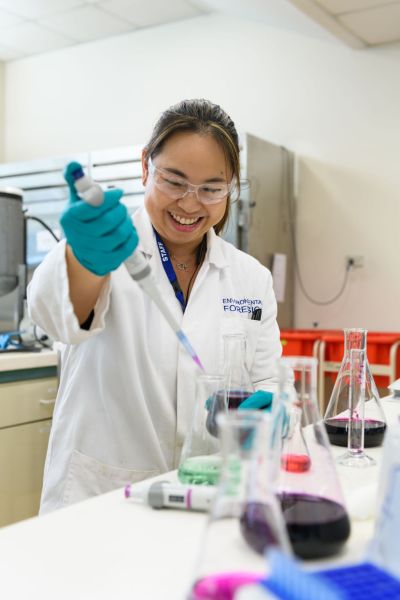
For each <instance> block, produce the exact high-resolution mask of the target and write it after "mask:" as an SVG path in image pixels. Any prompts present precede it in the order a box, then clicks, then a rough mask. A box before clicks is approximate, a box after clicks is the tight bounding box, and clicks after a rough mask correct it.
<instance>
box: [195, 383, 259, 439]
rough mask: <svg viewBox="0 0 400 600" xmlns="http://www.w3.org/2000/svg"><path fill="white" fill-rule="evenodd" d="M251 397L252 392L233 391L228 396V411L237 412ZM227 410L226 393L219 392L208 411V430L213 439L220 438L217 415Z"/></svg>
mask: <svg viewBox="0 0 400 600" xmlns="http://www.w3.org/2000/svg"><path fill="white" fill-rule="evenodd" d="M250 395H251V392H246V391H244V390H237V391H234V390H233V391H232V392H231V393H230V394H229V395H228V409H229V410H236V409H237V408H238V407H239V406H240V404H241V403H242V402H243V400H246V398H248V397H249V396H250ZM221 410H225V393H224V392H218V393H217V394H216V395H215V398H214V401H213V402H212V404H211V406H210V407H209V409H208V415H207V420H206V428H207V431H208V433H210V434H211V435H212V436H213V437H218V426H217V420H216V419H217V414H218V413H219V412H220V411H221Z"/></svg>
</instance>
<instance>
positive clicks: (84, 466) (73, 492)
mask: <svg viewBox="0 0 400 600" xmlns="http://www.w3.org/2000/svg"><path fill="white" fill-rule="evenodd" d="M159 473H160V472H159V471H157V470H154V471H132V470H130V469H122V468H120V467H114V466H111V465H106V464H104V463H101V462H99V461H98V460H96V459H95V458H92V457H91V456H87V455H86V454H82V452H78V450H73V452H72V454H71V459H70V462H69V467H68V473H67V480H66V485H65V490H64V496H63V504H64V505H68V504H73V503H74V502H80V501H81V500H86V499H87V498H90V497H91V496H97V495H98V494H104V493H105V492H111V491H112V490H116V489H118V488H121V487H123V486H125V485H126V484H127V483H135V482H136V481H141V480H143V479H147V478H149V477H154V476H155V475H159Z"/></svg>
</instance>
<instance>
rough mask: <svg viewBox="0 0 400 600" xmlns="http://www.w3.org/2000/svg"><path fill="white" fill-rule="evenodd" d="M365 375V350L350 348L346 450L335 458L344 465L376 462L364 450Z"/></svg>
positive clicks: (352, 465)
mask: <svg viewBox="0 0 400 600" xmlns="http://www.w3.org/2000/svg"><path fill="white" fill-rule="evenodd" d="M365 375H366V352H365V350H358V349H352V350H350V375H349V378H350V384H349V405H348V411H349V416H348V441H347V451H346V452H345V453H344V454H342V455H341V456H339V457H338V459H337V462H338V463H339V464H340V465H343V466H345V467H355V468H364V467H370V466H373V465H375V464H376V462H375V460H374V459H373V458H371V457H370V456H368V455H367V454H365V452H364V434H365V415H364V413H365V383H366V381H365V380H366V377H365Z"/></svg>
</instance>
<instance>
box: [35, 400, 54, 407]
mask: <svg viewBox="0 0 400 600" xmlns="http://www.w3.org/2000/svg"><path fill="white" fill-rule="evenodd" d="M55 403H56V399H55V398H50V399H49V400H46V398H40V400H39V404H45V405H46V406H49V405H50V404H55Z"/></svg>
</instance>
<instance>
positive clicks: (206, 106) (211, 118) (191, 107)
mask: <svg viewBox="0 0 400 600" xmlns="http://www.w3.org/2000/svg"><path fill="white" fill-rule="evenodd" d="M181 131H189V132H193V133H200V134H204V135H211V136H212V137H213V138H214V139H215V140H216V142H218V144H219V145H220V147H221V148H222V150H223V151H224V154H225V159H226V161H227V163H228V166H229V168H230V169H231V171H232V174H233V180H234V181H235V195H236V194H237V195H238V194H239V192H240V159H239V139H238V134H237V132H236V128H235V124H234V122H233V121H232V119H231V118H230V117H229V116H228V115H227V114H226V112H225V111H223V110H222V108H221V107H220V106H218V105H217V104H213V103H212V102H210V101H209V100H204V99H194V100H182V102H179V103H178V104H175V105H174V106H171V107H170V108H168V109H167V110H166V111H165V112H163V114H162V115H161V117H160V118H159V120H158V121H157V123H156V124H155V127H154V129H153V133H152V135H151V138H150V140H149V142H148V143H147V144H146V146H145V151H146V155H147V157H149V158H154V157H155V156H157V154H158V153H159V152H161V150H162V147H163V144H164V143H165V142H166V140H167V139H168V138H169V137H171V136H172V135H173V134H174V133H177V132H181ZM230 204H231V197H230V195H229V196H228V201H227V205H226V211H225V214H224V216H223V217H222V219H221V221H220V222H219V223H217V224H216V225H214V229H215V232H216V233H217V234H218V233H220V232H221V231H222V229H223V228H224V225H225V223H226V222H227V220H228V217H229V211H230Z"/></svg>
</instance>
